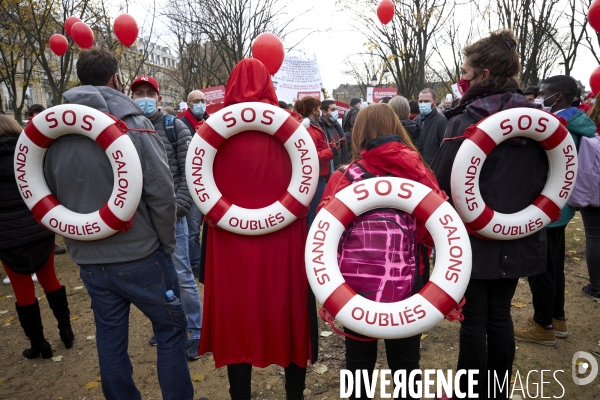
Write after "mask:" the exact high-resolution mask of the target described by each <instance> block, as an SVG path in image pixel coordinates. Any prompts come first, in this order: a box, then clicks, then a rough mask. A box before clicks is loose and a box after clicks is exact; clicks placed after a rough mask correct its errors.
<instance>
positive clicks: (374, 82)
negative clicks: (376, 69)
mask: <svg viewBox="0 0 600 400" xmlns="http://www.w3.org/2000/svg"><path fill="white" fill-rule="evenodd" d="M371 85H373V87H375V86H377V75H375V74H373V77H372V78H371Z"/></svg>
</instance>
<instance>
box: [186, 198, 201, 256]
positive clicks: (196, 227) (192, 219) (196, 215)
mask: <svg viewBox="0 0 600 400" xmlns="http://www.w3.org/2000/svg"><path fill="white" fill-rule="evenodd" d="M186 218H187V226H188V231H189V249H190V266H191V267H192V268H199V267H200V220H201V219H202V213H201V212H200V210H199V209H198V206H197V205H196V204H192V208H190V212H189V213H188V215H187V216H186Z"/></svg>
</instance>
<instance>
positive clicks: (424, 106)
mask: <svg viewBox="0 0 600 400" xmlns="http://www.w3.org/2000/svg"><path fill="white" fill-rule="evenodd" d="M432 109H433V107H432V105H431V103H419V111H420V112H421V114H422V115H427V114H429V113H430V112H431V110H432Z"/></svg>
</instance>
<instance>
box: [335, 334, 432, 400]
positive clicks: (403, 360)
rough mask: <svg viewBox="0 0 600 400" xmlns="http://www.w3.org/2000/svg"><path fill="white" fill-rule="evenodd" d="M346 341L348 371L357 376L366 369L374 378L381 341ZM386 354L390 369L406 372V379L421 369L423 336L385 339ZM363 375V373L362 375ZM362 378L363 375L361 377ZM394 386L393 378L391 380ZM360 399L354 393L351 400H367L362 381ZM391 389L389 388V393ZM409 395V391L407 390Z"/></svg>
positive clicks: (347, 338) (346, 339)
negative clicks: (414, 370)
mask: <svg viewBox="0 0 600 400" xmlns="http://www.w3.org/2000/svg"><path fill="white" fill-rule="evenodd" d="M344 332H346V333H349V334H351V335H354V336H358V337H366V336H363V335H361V334H358V333H356V332H353V331H352V330H350V329H348V328H344ZM345 341H346V369H348V370H350V371H352V374H353V375H354V376H356V375H355V371H356V370H363V369H366V370H367V371H369V377H372V376H373V370H374V369H375V362H376V361H377V343H378V342H379V341H375V340H374V341H371V342H361V341H359V340H355V339H351V338H349V337H346V338H345ZM384 342H385V354H386V356H387V362H388V367H389V369H391V370H392V377H393V374H394V372H396V371H398V370H406V379H408V376H409V375H410V372H411V371H412V370H413V369H419V360H420V359H421V353H420V350H419V347H420V345H421V335H420V334H419V335H415V336H411V337H408V338H403V339H385V341H384ZM361 374H362V373H361ZM361 377H362V375H361ZM390 380H391V381H392V386H393V378H390ZM419 380H420V379H419ZM360 385H361V389H360V394H361V396H360V397H356V396H355V392H354V391H353V392H352V396H351V397H350V398H351V399H366V398H367V396H366V394H365V385H364V382H363V380H362V379H361V381H360ZM389 391H390V389H389V388H388V393H389ZM407 393H408V389H407ZM401 398H402V399H413V397H396V399H401Z"/></svg>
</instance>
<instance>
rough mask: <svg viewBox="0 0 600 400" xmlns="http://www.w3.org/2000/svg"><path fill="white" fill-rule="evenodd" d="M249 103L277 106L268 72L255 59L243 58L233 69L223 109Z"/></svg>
mask: <svg viewBox="0 0 600 400" xmlns="http://www.w3.org/2000/svg"><path fill="white" fill-rule="evenodd" d="M249 101H259V102H262V103H267V104H272V105H274V106H279V103H278V102H277V95H276V94H275V88H274V87H273V83H272V82H271V76H270V75H269V71H268V70H267V67H265V66H264V64H263V63H261V62H260V61H258V60H257V59H255V58H244V59H243V60H242V61H240V62H239V63H237V65H236V66H235V67H233V70H232V71H231V75H229V79H228V80H227V89H225V107H227V106H229V105H232V104H238V103H245V102H249Z"/></svg>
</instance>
